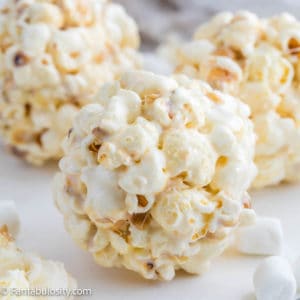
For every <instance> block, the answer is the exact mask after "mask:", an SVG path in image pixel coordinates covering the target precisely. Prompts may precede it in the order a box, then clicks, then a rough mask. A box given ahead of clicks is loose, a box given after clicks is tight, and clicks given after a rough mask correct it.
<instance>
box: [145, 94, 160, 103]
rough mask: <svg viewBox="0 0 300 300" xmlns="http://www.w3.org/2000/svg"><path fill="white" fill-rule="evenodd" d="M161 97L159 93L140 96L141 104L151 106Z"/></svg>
mask: <svg viewBox="0 0 300 300" xmlns="http://www.w3.org/2000/svg"><path fill="white" fill-rule="evenodd" d="M160 96H161V95H160V94H159V93H152V94H146V95H144V96H142V97H141V98H142V102H143V104H152V103H153V102H154V101H155V100H156V99H158V98H159V97H160Z"/></svg>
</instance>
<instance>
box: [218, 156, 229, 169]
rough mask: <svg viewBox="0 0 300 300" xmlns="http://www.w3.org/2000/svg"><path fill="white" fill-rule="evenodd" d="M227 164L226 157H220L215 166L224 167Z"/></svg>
mask: <svg viewBox="0 0 300 300" xmlns="http://www.w3.org/2000/svg"><path fill="white" fill-rule="evenodd" d="M227 163H228V158H227V157H226V156H220V157H219V159H218V161H217V166H218V167H224V166H226V165H227Z"/></svg>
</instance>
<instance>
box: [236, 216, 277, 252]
mask: <svg viewBox="0 0 300 300" xmlns="http://www.w3.org/2000/svg"><path fill="white" fill-rule="evenodd" d="M236 247H237V249H238V250H239V251H240V252H241V253H245V254H254V255H280V254H281V252H282V249H283V232H282V227H281V223H280V220H278V219H273V218H265V217H264V218H257V220H256V222H255V223H254V224H252V225H249V226H242V227H240V228H239V229H238V230H237V233H236Z"/></svg>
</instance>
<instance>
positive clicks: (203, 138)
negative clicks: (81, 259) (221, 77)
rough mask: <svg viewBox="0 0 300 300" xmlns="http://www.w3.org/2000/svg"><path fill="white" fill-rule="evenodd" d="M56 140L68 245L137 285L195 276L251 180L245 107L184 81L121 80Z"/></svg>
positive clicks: (219, 245) (227, 229)
mask: <svg viewBox="0 0 300 300" xmlns="http://www.w3.org/2000/svg"><path fill="white" fill-rule="evenodd" d="M94 102H95V103H94V104H90V105H87V106H85V107H84V108H83V109H82V110H81V111H80V113H79V114H78V116H77V117H76V119H75V121H74V124H73V129H72V130H71V131H70V132H69V135H68V137H67V138H66V140H65V142H64V151H65V156H64V157H63V158H62V160H61V161H60V169H61V172H60V173H59V174H57V175H56V177H55V180H54V196H55V199H56V203H57V206H58V208H59V210H60V211H61V212H62V214H63V215H64V219H65V226H66V228H67V230H68V231H69V233H70V234H71V236H72V237H73V239H74V240H75V241H76V242H77V243H78V244H79V245H80V246H81V247H82V248H84V249H86V250H87V251H89V252H90V253H91V254H92V255H93V256H94V258H95V260H96V262H97V263H99V264H100V265H102V266H105V267H125V268H127V269H129V270H132V271H135V272H137V273H139V274H141V275H142V276H143V277H144V278H146V279H161V280H171V279H172V278H173V277H174V276H175V271H176V270H178V269H183V270H185V271H187V272H189V273H197V274H198V273H202V272H203V271H204V270H205V269H207V267H208V265H209V262H210V260H211V259H212V258H213V257H215V256H217V255H219V254H220V253H221V252H222V251H223V250H224V248H225V247H226V246H227V244H228V241H229V237H230V233H231V232H232V230H233V228H235V226H236V224H237V223H238V222H239V216H240V213H241V211H242V209H243V207H244V206H247V205H248V200H249V199H248V196H247V193H246V190H247V188H248V187H249V185H250V184H251V182H252V180H253V178H254V177H255V175H256V168H255V165H254V163H253V156H254V146H255V135H254V131H253V125H252V123H251V122H250V120H249V119H248V117H249V113H250V111H249V108H248V107H247V106H246V105H245V104H243V103H242V102H240V101H237V100H236V99H235V98H233V97H231V96H229V95H225V94H223V93H221V92H219V91H215V90H213V89H212V88H210V87H209V86H208V85H207V84H205V83H202V82H198V81H192V80H190V79H188V78H187V77H186V76H183V75H179V76H175V77H174V78H169V77H164V76H159V75H155V74H153V73H150V72H145V71H132V72H128V73H125V74H124V75H123V76H122V78H121V80H120V81H116V82H114V83H111V84H107V85H104V86H103V87H102V89H101V90H100V92H99V94H98V95H97V97H96V99H95V101H94Z"/></svg>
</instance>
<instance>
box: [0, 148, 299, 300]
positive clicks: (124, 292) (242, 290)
mask: <svg viewBox="0 0 300 300" xmlns="http://www.w3.org/2000/svg"><path fill="white" fill-rule="evenodd" d="M55 171H56V167H55V165H53V166H47V167H46V168H34V167H31V166H29V165H27V164H25V163H24V162H22V161H20V160H18V159H17V158H15V157H13V156H11V155H10V154H8V153H7V152H5V151H4V149H3V148H1V146H0V193H1V197H0V198H1V199H13V200H15V201H16V204H17V209H18V211H19V213H20V215H21V222H22V223H21V234H20V236H19V239H18V244H19V246H20V247H21V248H23V249H24V250H28V251H34V252H38V253H39V254H41V255H42V256H44V257H46V258H51V259H55V260H60V261H63V262H64V263H65V266H66V268H67V270H68V271H69V272H70V273H71V274H72V275H73V276H74V277H76V279H77V280H78V282H79V285H80V287H82V288H92V289H93V291H94V295H93V297H90V298H80V299H95V300H102V299H103V300H109V299H125V300H127V299H130V300H134V299H139V300H141V299H142V300H153V299H163V300H168V299H172V300H176V299H178V300H179V299H180V300H181V299H189V300H194V299H195V300H196V299H197V300H222V299H230V300H254V299H255V298H254V296H253V286H252V275H253V272H254V270H255V268H256V266H257V264H258V263H259V262H260V261H261V260H262V259H263V257H251V256H242V255H239V254H237V253H234V252H233V251H232V250H229V251H227V252H226V253H225V255H224V256H223V257H221V258H219V259H217V260H216V261H215V262H214V263H213V265H212V268H211V271H210V272H208V273H207V274H205V275H204V276H202V277H194V276H188V275H185V274H183V273H180V274H179V275H178V276H177V278H176V279H175V280H174V281H172V282H168V283H163V282H147V281H145V280H143V279H141V278H140V277H139V276H137V275H135V274H134V273H131V272H129V271H125V270H116V269H113V270H112V269H104V268H101V267H99V266H97V265H96V264H94V263H93V260H92V258H91V257H90V255H89V254H88V253H85V252H83V251H81V250H80V249H78V247H77V246H76V245H75V244H74V243H73V241H72V240H71V238H70V237H69V236H68V234H67V233H66V232H65V230H64V227H63V222H62V217H61V216H60V214H59V213H58V212H57V210H56V208H55V207H54V205H53V202H52V195H51V182H52V177H53V174H54V172H55ZM299 195H300V185H298V186H281V187H279V188H276V189H268V190H264V191H260V192H256V193H254V195H253V196H254V200H253V204H254V208H255V209H256V210H257V212H258V213H259V214H260V215H262V216H271V217H277V218H279V219H280V220H281V221H282V225H283V230H284V234H285V240H286V242H287V245H288V246H289V247H288V248H289V249H288V250H289V251H288V253H289V259H291V260H294V259H295V258H296V256H297V255H299V253H300V234H299V228H300V217H299V212H300V199H299Z"/></svg>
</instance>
